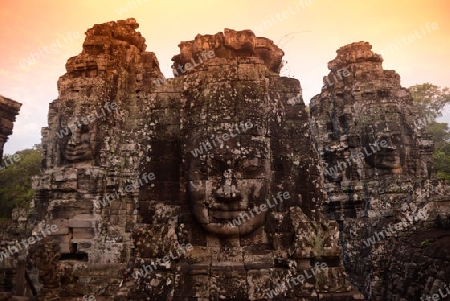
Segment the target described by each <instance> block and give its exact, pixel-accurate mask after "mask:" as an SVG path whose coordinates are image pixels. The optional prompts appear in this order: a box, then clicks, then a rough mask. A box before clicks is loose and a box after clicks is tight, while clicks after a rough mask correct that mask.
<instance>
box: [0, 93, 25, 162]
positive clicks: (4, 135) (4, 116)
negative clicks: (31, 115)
mask: <svg viewBox="0 0 450 301" xmlns="http://www.w3.org/2000/svg"><path fill="white" fill-rule="evenodd" d="M21 106H22V104H21V103H18V102H16V101H14V100H12V99H9V98H6V97H3V96H1V95H0V158H3V145H4V144H5V143H6V141H7V140H8V136H9V135H11V134H12V130H13V125H14V122H15V121H16V115H17V114H19V110H20V107H21ZM0 161H1V160H0Z"/></svg>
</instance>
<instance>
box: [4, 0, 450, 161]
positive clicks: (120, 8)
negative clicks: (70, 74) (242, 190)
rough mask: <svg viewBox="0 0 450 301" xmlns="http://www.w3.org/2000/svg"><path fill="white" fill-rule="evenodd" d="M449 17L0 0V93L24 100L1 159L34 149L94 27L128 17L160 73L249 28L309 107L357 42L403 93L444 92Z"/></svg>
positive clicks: (394, 9) (431, 6) (247, 5)
mask: <svg viewBox="0 0 450 301" xmlns="http://www.w3.org/2000/svg"><path fill="white" fill-rule="evenodd" d="M449 13H450V1H448V0H430V1H423V0H399V1H390V0H377V1H372V0H364V1H362V0H340V1H335V0H295V1H293V0H278V1H273V0H270V1H269V0H259V1H256V0H249V1H239V0H228V1H212V0H210V1H205V0H190V1H186V0H147V1H145V0H133V1H132V0H129V1H126V0H96V1H92V0H79V1H61V0H19V1H16V0H2V4H1V7H0V22H1V26H0V28H1V31H0V40H1V41H2V43H1V44H0V57H1V60H0V94H1V95H3V96H5V97H8V98H12V99H14V100H16V101H18V102H20V103H22V104H23V105H22V108H21V111H20V115H19V116H18V117H17V122H16V123H15V125H14V133H13V135H12V136H11V137H10V138H9V141H8V142H7V143H6V145H5V154H12V153H14V152H15V151H17V150H21V149H25V148H29V147H32V146H33V145H34V144H37V143H40V141H41V128H42V127H44V126H46V125H47V113H48V105H49V103H50V102H52V101H53V100H54V99H55V98H57V97H58V91H57V89H56V82H57V80H58V78H59V77H60V76H61V75H63V74H64V73H65V67H64V66H65V63H66V61H67V59H68V58H69V57H71V56H75V55H77V54H78V53H80V52H81V46H82V43H83V41H84V32H85V31H86V30H87V29H88V28H90V27H92V26H93V25H94V24H96V23H104V22H109V21H116V20H124V19H127V18H135V19H136V20H137V22H138V23H139V24H140V27H139V29H138V30H139V31H140V32H141V33H142V36H143V37H145V38H146V41H147V42H146V43H147V51H152V52H155V53H156V56H157V58H158V60H159V62H160V66H161V70H162V72H163V73H164V75H165V76H166V77H173V76H172V74H171V70H170V66H171V63H172V62H171V60H170V59H171V58H172V56H174V55H175V54H177V53H179V49H178V44H179V42H180V41H186V40H192V39H194V37H195V36H196V35H197V34H198V33H200V34H215V33H217V32H219V31H223V30H224V28H231V29H235V30H244V29H251V30H253V31H254V32H255V33H256V34H257V35H258V36H263V37H267V38H270V39H272V40H273V41H274V42H275V43H276V44H278V45H279V46H280V47H281V48H282V49H283V50H284V52H285V56H284V60H285V61H287V64H286V66H285V67H284V68H283V70H282V72H281V74H282V75H284V76H289V77H295V78H297V79H299V80H300V82H301V85H302V87H303V97H304V100H305V102H306V103H309V100H310V98H311V97H313V96H314V95H316V94H318V93H319V92H320V89H321V87H322V79H323V76H325V75H326V74H328V69H327V63H328V61H330V60H332V59H333V58H334V57H335V56H336V50H337V49H338V48H339V47H341V46H344V45H346V44H349V43H352V42H358V41H367V42H369V43H370V44H371V45H372V46H373V49H372V50H373V51H374V52H376V53H379V54H382V55H383V57H384V59H385V61H384V63H383V66H384V68H385V69H393V70H396V71H397V72H398V73H399V74H400V76H401V79H402V85H403V86H405V87H409V86H412V85H414V84H421V83H425V82H430V83H433V84H435V85H438V86H450V68H449V67H450V55H449V54H450V18H449V17H448V15H449ZM394 45H396V46H394ZM31 54H34V55H33V56H31ZM442 120H445V122H450V112H445V116H444V117H443V118H442Z"/></svg>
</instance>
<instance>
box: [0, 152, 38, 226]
mask: <svg viewBox="0 0 450 301" xmlns="http://www.w3.org/2000/svg"><path fill="white" fill-rule="evenodd" d="M16 154H18V155H19V156H20V157H19V158H20V159H19V160H17V161H14V163H13V164H9V165H8V166H7V167H6V169H3V170H1V171H0V219H5V218H11V213H12V210H13V208H15V207H17V206H19V207H28V206H29V204H30V201H31V198H32V197H33V190H32V189H31V178H32V177H33V176H35V175H38V174H39V171H40V167H41V150H40V146H39V145H35V146H34V147H33V148H31V149H25V150H22V151H18V152H16ZM14 155H15V154H14ZM5 157H10V156H9V155H6V156H4V159H5ZM2 166H3V167H4V166H5V163H2Z"/></svg>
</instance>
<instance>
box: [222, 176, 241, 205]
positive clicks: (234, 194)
mask: <svg viewBox="0 0 450 301" xmlns="http://www.w3.org/2000/svg"><path fill="white" fill-rule="evenodd" d="M216 194H217V195H218V196H219V197H222V198H233V199H234V198H240V197H241V192H240V191H239V190H238V189H237V185H236V183H233V171H232V170H231V169H227V170H225V171H224V173H223V180H222V184H221V185H220V188H219V189H217V190H216Z"/></svg>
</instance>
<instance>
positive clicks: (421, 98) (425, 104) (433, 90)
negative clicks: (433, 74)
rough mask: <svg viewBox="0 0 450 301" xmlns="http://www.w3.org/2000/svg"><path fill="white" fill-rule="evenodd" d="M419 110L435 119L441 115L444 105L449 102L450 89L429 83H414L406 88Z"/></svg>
mask: <svg viewBox="0 0 450 301" xmlns="http://www.w3.org/2000/svg"><path fill="white" fill-rule="evenodd" d="M408 89H409V91H410V92H411V95H412V97H413V101H414V104H415V106H416V107H417V108H418V109H419V112H422V113H424V114H426V116H427V117H432V119H436V118H437V117H440V116H442V110H443V109H444V107H445V105H447V104H448V103H450V89H449V88H448V87H445V88H441V87H438V86H435V85H432V84H430V83H425V84H421V85H415V86H412V87H409V88H408Z"/></svg>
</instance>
